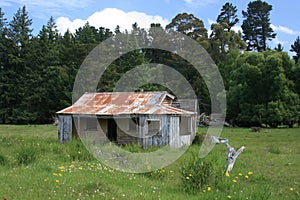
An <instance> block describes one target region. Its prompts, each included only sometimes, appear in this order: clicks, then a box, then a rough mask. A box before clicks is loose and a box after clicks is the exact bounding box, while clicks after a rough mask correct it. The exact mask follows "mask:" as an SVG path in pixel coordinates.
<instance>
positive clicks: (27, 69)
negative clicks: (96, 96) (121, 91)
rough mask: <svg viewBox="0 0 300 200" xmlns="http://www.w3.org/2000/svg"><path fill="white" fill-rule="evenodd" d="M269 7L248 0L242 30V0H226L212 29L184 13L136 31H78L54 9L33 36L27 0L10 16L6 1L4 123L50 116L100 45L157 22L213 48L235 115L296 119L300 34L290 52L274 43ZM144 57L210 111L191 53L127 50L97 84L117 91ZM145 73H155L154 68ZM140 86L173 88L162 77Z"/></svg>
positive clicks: (0, 110)
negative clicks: (173, 75)
mask: <svg viewBox="0 0 300 200" xmlns="http://www.w3.org/2000/svg"><path fill="white" fill-rule="evenodd" d="M271 10H272V6H271V5H269V4H268V3H266V2H263V1H261V0H256V1H252V2H250V3H249V4H248V7H247V10H245V11H242V16H243V22H242V32H241V31H236V30H235V26H236V24H237V23H238V22H239V21H240V19H239V18H238V17H237V13H238V10H237V8H236V6H234V5H233V4H232V3H225V4H224V5H223V6H222V8H221V11H220V14H219V15H218V16H217V18H216V19H217V20H216V22H215V23H213V24H212V25H211V33H210V34H209V31H208V30H207V29H206V28H205V26H204V23H203V21H202V20H201V19H199V18H197V17H195V16H194V15H193V14H188V13H179V14H178V15H176V16H175V17H174V18H173V19H172V21H171V22H170V23H169V24H168V25H167V26H166V27H161V25H160V24H151V25H150V29H149V30H148V31H147V30H145V29H143V28H140V27H139V26H138V24H136V23H134V24H133V25H132V30H131V31H127V30H125V31H123V32H121V31H120V27H119V26H116V28H115V30H110V29H108V28H105V27H99V28H96V27H94V26H91V25H90V24H89V23H88V22H87V23H86V24H85V25H84V26H82V27H80V28H78V29H77V30H76V31H75V32H74V33H71V32H70V31H66V32H65V33H64V34H60V33H59V32H58V30H57V27H56V24H55V20H54V18H53V17H50V19H49V20H48V22H47V24H46V25H44V26H43V27H42V28H41V30H40V31H39V33H38V34H37V35H36V36H34V35H32V32H33V30H32V28H31V26H32V23H33V22H32V19H30V18H29V16H28V12H27V10H26V7H25V6H23V7H22V8H20V9H18V10H17V12H16V13H15V15H14V16H13V19H12V20H10V21H8V20H7V19H6V18H5V14H4V12H3V11H2V9H1V8H0V77H1V81H0V123H3V124H4V123H15V124H24V123H51V122H52V121H53V118H54V117H55V112H56V111H58V110H60V109H62V108H64V107H66V106H69V105H70V104H71V99H72V90H73V83H74V80H75V77H76V73H77V71H78V69H79V67H80V65H81V64H82V62H83V60H84V59H85V57H86V56H87V55H88V54H89V52H90V51H91V50H92V49H93V48H94V47H96V46H97V45H98V44H99V43H101V42H102V41H104V40H106V39H107V38H110V37H113V36H114V35H117V34H122V36H123V37H124V38H127V39H128V40H130V41H131V42H132V45H138V44H137V43H136V41H134V38H133V39H132V38H130V37H133V36H134V35H137V34H138V35H142V36H143V38H145V39H144V40H145V41H143V42H145V43H151V42H154V41H151V39H150V38H151V35H152V34H155V33H154V32H151V27H155V28H158V29H159V30H161V31H163V32H164V33H165V34H172V32H174V31H175V32H180V33H183V34H185V35H187V36H189V37H191V38H193V39H194V40H196V41H197V42H199V44H201V45H202V46H203V47H204V48H205V49H206V50H207V52H208V53H209V54H210V56H211V57H212V59H213V60H214V62H215V63H216V64H217V66H218V68H219V71H220V72H221V75H222V77H223V80H224V85H225V88H226V92H227V103H228V105H227V113H228V115H227V120H228V121H229V122H231V123H232V124H236V125H240V126H253V125H257V126H259V125H262V124H265V125H269V126H272V127H277V126H278V125H281V124H283V125H288V126H293V125H294V124H295V123H297V122H299V117H300V100H299V95H300V81H299V78H298V77H299V76H300V62H298V60H299V57H300V38H299V37H297V38H296V40H295V42H294V43H293V44H291V49H290V51H292V52H294V56H293V58H292V59H291V58H290V57H289V55H288V53H287V52H285V51H284V50H283V48H282V45H281V44H278V46H277V47H276V48H275V49H271V48H270V47H269V46H268V41H270V40H272V39H274V38H275V37H276V33H274V31H273V30H272V28H271V26H270V24H271V23H270V11H271ZM130 33H133V34H130ZM155 42H159V41H155ZM145 63H162V64H165V65H167V66H170V67H172V68H174V69H176V70H177V71H179V72H180V73H181V74H182V75H184V76H185V78H186V79H187V80H188V81H189V83H190V84H191V86H192V87H193V89H194V91H195V93H196V95H197V97H198V99H199V107H200V111H201V112H206V113H209V112H210V97H209V92H208V90H207V87H206V85H205V83H204V81H203V80H202V78H201V75H199V74H198V73H197V72H196V71H195V69H194V68H193V67H192V66H191V64H190V63H188V62H187V61H185V60H183V59H182V58H180V57H179V56H177V55H176V54H174V53H171V52H166V51H163V50H157V49H140V50H135V51H132V52H129V53H127V54H125V55H122V56H121V57H120V58H118V59H117V60H115V61H114V62H113V63H112V64H111V65H110V66H109V67H108V68H107V69H106V70H105V72H104V74H103V76H102V77H101V79H100V80H99V83H98V87H97V91H99V92H103V91H112V90H113V88H114V86H115V84H116V83H117V81H118V80H119V79H120V78H121V77H122V75H124V74H125V73H126V72H127V71H128V70H130V69H132V68H133V67H134V66H137V65H141V64H145ZM144 73H145V74H149V79H153V78H155V75H153V76H151V73H152V72H151V70H149V71H145V72H144ZM149 82H151V81H149ZM140 89H143V90H144V91H151V90H167V88H164V87H163V86H161V85H156V84H146V85H144V86H142V87H141V88H140Z"/></svg>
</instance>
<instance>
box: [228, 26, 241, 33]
mask: <svg viewBox="0 0 300 200" xmlns="http://www.w3.org/2000/svg"><path fill="white" fill-rule="evenodd" d="M231 29H232V30H233V31H235V32H236V33H238V32H239V31H240V32H241V33H242V32H243V29H242V27H241V26H233V27H232V28H231Z"/></svg>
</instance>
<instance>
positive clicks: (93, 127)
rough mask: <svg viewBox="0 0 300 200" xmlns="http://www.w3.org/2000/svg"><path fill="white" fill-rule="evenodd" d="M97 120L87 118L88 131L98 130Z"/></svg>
mask: <svg viewBox="0 0 300 200" xmlns="http://www.w3.org/2000/svg"><path fill="white" fill-rule="evenodd" d="M97 123H98V121H97V118H87V119H86V130H90V131H93V130H94V131H95V130H97Z"/></svg>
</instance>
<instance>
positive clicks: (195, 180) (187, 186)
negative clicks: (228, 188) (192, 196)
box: [180, 155, 218, 193]
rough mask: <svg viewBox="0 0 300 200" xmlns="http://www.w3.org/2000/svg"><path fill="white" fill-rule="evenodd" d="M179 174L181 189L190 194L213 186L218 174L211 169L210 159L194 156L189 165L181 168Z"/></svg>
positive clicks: (211, 161)
mask: <svg viewBox="0 0 300 200" xmlns="http://www.w3.org/2000/svg"><path fill="white" fill-rule="evenodd" d="M180 173H181V179H182V183H183V189H184V190H185V191H186V192H191V193H195V192H197V191H200V189H202V188H205V187H207V186H209V185H212V184H215V181H216V178H217V177H218V173H217V171H216V170H215V169H214V167H213V160H212V159H209V158H204V159H201V158H199V157H198V156H195V155H194V156H193V158H192V159H191V161H190V162H189V163H187V164H185V165H183V166H182V167H181V169H180Z"/></svg>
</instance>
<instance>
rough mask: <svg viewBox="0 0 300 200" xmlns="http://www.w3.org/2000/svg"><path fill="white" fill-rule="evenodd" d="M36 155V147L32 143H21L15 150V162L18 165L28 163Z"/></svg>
mask: <svg viewBox="0 0 300 200" xmlns="http://www.w3.org/2000/svg"><path fill="white" fill-rule="evenodd" d="M36 157H37V149H36V147H35V146H34V145H21V146H19V148H18V149H17V150H16V159H17V163H18V164H20V165H28V164H30V163H32V162H33V161H35V159H36Z"/></svg>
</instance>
